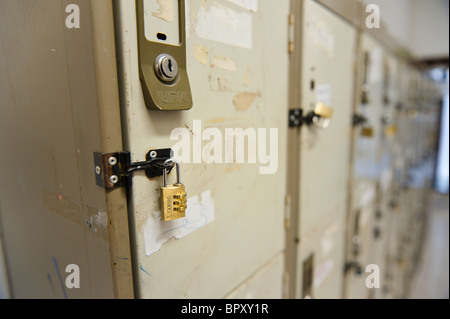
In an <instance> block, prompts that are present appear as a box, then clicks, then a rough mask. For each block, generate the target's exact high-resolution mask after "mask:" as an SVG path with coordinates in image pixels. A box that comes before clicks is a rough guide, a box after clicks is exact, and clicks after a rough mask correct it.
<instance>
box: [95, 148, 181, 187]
mask: <svg viewBox="0 0 450 319" xmlns="http://www.w3.org/2000/svg"><path fill="white" fill-rule="evenodd" d="M172 157H173V151H172V149H170V148H167V149H158V150H150V151H149V152H148V153H147V154H146V156H145V158H146V160H145V161H143V162H133V163H131V156H130V153H129V152H115V153H108V154H102V153H99V152H95V153H94V170H95V183H96V184H97V185H98V186H100V187H103V188H105V189H114V188H117V187H123V186H127V185H130V184H131V178H130V177H131V175H132V173H133V172H135V171H140V170H145V175H146V176H147V177H148V178H154V177H158V176H162V175H163V174H164V172H165V171H167V172H169V173H170V172H171V170H172V169H173V167H174V166H175V165H174V164H173V163H171V164H168V163H167V160H169V159H170V158H172Z"/></svg>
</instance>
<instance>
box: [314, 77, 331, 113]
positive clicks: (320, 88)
mask: <svg viewBox="0 0 450 319" xmlns="http://www.w3.org/2000/svg"><path fill="white" fill-rule="evenodd" d="M316 102H322V103H323V104H325V105H326V106H329V107H332V105H331V84H330V83H324V84H319V85H317V87H316Z"/></svg>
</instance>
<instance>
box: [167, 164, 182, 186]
mask: <svg viewBox="0 0 450 319" xmlns="http://www.w3.org/2000/svg"><path fill="white" fill-rule="evenodd" d="M168 163H174V164H175V167H176V170H177V184H180V180H181V179H180V163H178V161H176V160H175V159H173V158H169V159H168V160H166V161H165V162H164V164H168ZM163 183H164V187H166V186H167V173H166V169H164V170H163Z"/></svg>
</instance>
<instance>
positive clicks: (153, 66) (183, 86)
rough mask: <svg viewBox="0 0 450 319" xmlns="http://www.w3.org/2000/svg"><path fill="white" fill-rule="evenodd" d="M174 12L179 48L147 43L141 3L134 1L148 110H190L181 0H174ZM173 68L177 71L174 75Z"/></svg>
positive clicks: (141, 71)
mask: <svg viewBox="0 0 450 319" xmlns="http://www.w3.org/2000/svg"><path fill="white" fill-rule="evenodd" d="M175 13H178V16H177V17H173V19H178V22H179V45H172V44H168V43H167V44H166V43H162V42H161V41H160V42H155V41H149V40H148V39H147V37H146V35H145V13H144V0H136V18H137V31H138V51H139V77H140V80H141V86H142V93H143V95H144V100H145V105H146V106H147V108H148V109H151V110H161V111H178V110H189V109H191V108H192V95H191V88H190V84H189V79H188V75H187V71H186V34H185V0H179V1H178V10H175ZM174 15H175V14H174ZM155 32H158V30H156V31H155ZM161 56H162V57H163V59H161ZM164 58H165V59H164ZM159 67H160V68H159ZM165 68H167V70H165ZM175 68H176V71H177V72H174V70H175ZM169 73H170V74H169Z"/></svg>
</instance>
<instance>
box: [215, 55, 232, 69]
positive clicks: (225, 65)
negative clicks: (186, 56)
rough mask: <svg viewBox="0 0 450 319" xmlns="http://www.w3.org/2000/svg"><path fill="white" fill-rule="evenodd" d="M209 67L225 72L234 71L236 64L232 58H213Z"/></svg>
mask: <svg viewBox="0 0 450 319" xmlns="http://www.w3.org/2000/svg"><path fill="white" fill-rule="evenodd" d="M211 66H212V67H213V68H216V69H221V70H225V71H236V63H235V62H234V60H233V59H232V58H226V57H221V56H215V57H214V58H213V59H212V61H211Z"/></svg>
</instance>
